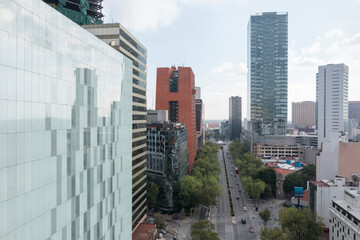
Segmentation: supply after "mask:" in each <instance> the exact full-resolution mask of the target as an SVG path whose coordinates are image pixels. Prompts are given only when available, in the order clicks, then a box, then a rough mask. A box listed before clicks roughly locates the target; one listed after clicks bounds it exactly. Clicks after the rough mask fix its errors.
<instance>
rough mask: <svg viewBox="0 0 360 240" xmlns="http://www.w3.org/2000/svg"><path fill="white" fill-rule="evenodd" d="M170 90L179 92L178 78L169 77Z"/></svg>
mask: <svg viewBox="0 0 360 240" xmlns="http://www.w3.org/2000/svg"><path fill="white" fill-rule="evenodd" d="M169 92H178V79H177V78H176V79H174V78H169Z"/></svg>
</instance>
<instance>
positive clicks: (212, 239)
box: [191, 220, 220, 240]
mask: <svg viewBox="0 0 360 240" xmlns="http://www.w3.org/2000/svg"><path fill="white" fill-rule="evenodd" d="M213 230H215V226H214V224H213V223H211V222H210V221H208V220H200V221H197V222H196V223H194V224H193V225H191V240H220V238H219V237H218V235H217V233H215V232H213Z"/></svg>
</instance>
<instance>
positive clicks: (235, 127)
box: [229, 96, 242, 140]
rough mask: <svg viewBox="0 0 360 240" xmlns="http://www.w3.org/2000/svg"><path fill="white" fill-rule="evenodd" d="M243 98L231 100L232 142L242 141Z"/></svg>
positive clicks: (230, 130)
mask: <svg viewBox="0 0 360 240" xmlns="http://www.w3.org/2000/svg"><path fill="white" fill-rule="evenodd" d="M241 104H242V101H241V97H238V96H235V97H230V98H229V133H230V140H240V135H241V123H242V114H241Z"/></svg>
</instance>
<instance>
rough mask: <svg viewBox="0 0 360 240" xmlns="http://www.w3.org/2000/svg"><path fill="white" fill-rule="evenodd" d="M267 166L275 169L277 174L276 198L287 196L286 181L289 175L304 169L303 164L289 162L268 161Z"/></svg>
mask: <svg viewBox="0 0 360 240" xmlns="http://www.w3.org/2000/svg"><path fill="white" fill-rule="evenodd" d="M265 166H266V167H267V168H270V169H272V170H274V171H275V174H276V196H275V197H276V198H279V199H283V198H285V197H286V194H285V192H284V188H283V187H284V181H285V178H286V176H287V175H289V174H290V173H293V172H297V171H300V170H301V169H302V167H301V164H300V165H299V166H300V167H298V166H294V165H291V164H287V163H270V162H269V163H266V164H265Z"/></svg>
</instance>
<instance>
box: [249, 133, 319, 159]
mask: <svg viewBox="0 0 360 240" xmlns="http://www.w3.org/2000/svg"><path fill="white" fill-rule="evenodd" d="M318 152H319V150H318V149H317V136H314V135H287V136H254V137H253V141H252V153H253V154H254V155H255V156H256V157H257V158H259V159H263V160H297V161H301V162H308V163H312V164H314V163H315V159H316V154H318Z"/></svg>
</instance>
